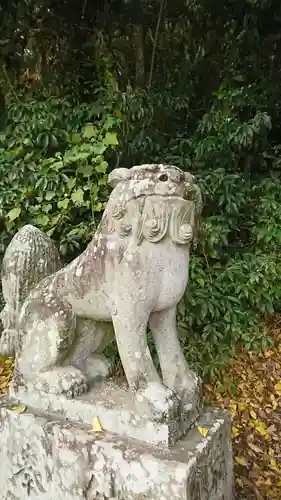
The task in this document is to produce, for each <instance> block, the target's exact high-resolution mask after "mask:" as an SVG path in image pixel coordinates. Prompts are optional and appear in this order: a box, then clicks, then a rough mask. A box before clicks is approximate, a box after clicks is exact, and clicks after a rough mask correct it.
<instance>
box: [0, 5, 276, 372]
mask: <svg viewBox="0 0 281 500" xmlns="http://www.w3.org/2000/svg"><path fill="white" fill-rule="evenodd" d="M2 4H3V5H2ZM2 4H1V6H0V18H1V21H0V26H1V40H0V85H1V90H0V127H2V133H1V136H0V224H1V228H0V229H1V239H0V245H1V246H0V252H1V251H2V252H3V251H4V249H5V247H6V245H7V243H8V241H9V240H10V238H11V237H12V235H13V234H14V233H15V231H16V230H17V229H18V228H19V227H20V226H21V225H23V224H24V223H26V222H31V223H33V224H35V225H37V226H38V227H40V228H41V229H43V230H44V231H46V232H48V234H50V235H51V236H52V237H53V238H54V239H55V240H56V241H57V242H59V245H60V248H61V251H62V253H63V255H64V256H65V258H66V260H68V259H70V258H72V257H74V256H75V255H76V254H77V253H78V252H79V251H81V250H82V249H83V248H84V247H85V245H86V243H87V241H88V240H89V236H90V233H91V231H92V230H93V229H94V228H95V226H96V224H97V222H98V220H99V218H100V215H101V213H102V210H103V207H104V202H105V201H106V199H107V197H108V188H107V184H106V176H107V171H108V169H112V168H114V167H115V166H116V165H120V166H124V167H130V166H131V165H133V164H136V163H141V162H151V161H155V162H166V163H173V164H175V165H178V166H180V167H181V168H183V169H185V170H190V171H191V172H193V173H194V174H196V176H197V178H198V182H199V184H200V185H201V187H202V191H203V195H204V213H203V221H202V231H201V237H200V241H199V245H198V248H197V250H196V252H195V253H194V254H193V255H192V259H191V269H190V284H189V289H188V291H187V293H186V295H185V297H184V299H183V300H182V302H181V304H180V306H179V323H180V329H181V334H182V342H183V345H184V349H185V352H186V356H187V358H188V359H189V360H190V361H191V362H192V363H195V364H197V365H199V368H200V369H201V370H202V371H203V372H204V373H205V374H212V373H214V372H215V371H216V370H217V369H218V368H219V367H220V366H221V365H222V364H223V363H225V362H226V361H227V359H229V356H231V355H233V353H234V352H235V347H236V345H237V343H241V342H242V343H243V344H244V345H245V346H246V347H247V348H254V349H260V348H264V347H265V345H266V344H267V343H268V342H270V339H269V338H268V336H267V332H266V330H265V329H264V328H263V327H262V326H261V321H260V319H261V318H262V317H264V316H265V315H268V314H271V313H272V312H274V311H278V310H280V299H281V297H280V293H281V283H280V280H281V278H280V276H281V273H280V268H281V258H280V255H281V252H280V246H281V229H280V215H279V213H280V203H281V177H280V175H281V160H280V157H281V154H280V153H281V129H280V122H281V105H280V103H281V87H280V78H281V38H280V29H281V21H280V19H281V15H280V9H281V8H280V2H278V1H277V0H261V1H254V0H239V1H236V2H233V1H230V0H228V1H225V0H217V1H216V2H207V1H205V0H202V1H200V2H199V1H197V2H194V1H188V2H174V1H173V2H172V1H169V0H168V1H167V2H164V3H161V5H162V7H163V9H162V10H159V2H155V1H153V0H138V1H135V2H131V1H128V2H122V1H121V2H116V1H111V0H110V1H107V2H103V1H100V2H98V3H95V2H92V3H91V2H86V3H84V4H83V6H81V4H80V3H79V2H78V3H77V2H76V3H75V2H74V1H73V0H67V1H64V2H62V1H61V0H59V1H58V2H53V3H51V4H50V3H48V5H47V4H46V3H44V2H43V3H42V2H40V3H39V2H36V1H35V2H31V3H30V2H28V1H27V0H12V1H11V2H7V1H4V2H2ZM50 96H52V97H50ZM53 96H55V97H53ZM116 134H117V135H116ZM117 137H118V139H117ZM118 142H119V144H118Z"/></svg>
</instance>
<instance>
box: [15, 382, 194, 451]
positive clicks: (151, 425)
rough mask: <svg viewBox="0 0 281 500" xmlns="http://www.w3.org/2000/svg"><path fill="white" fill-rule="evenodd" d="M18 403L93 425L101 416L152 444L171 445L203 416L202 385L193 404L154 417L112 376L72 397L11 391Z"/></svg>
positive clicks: (105, 424) (111, 426)
mask: <svg viewBox="0 0 281 500" xmlns="http://www.w3.org/2000/svg"><path fill="white" fill-rule="evenodd" d="M10 394H11V396H12V398H13V399H15V400H16V401H17V402H18V403H24V404H26V405H28V406H31V407H33V408H36V409H37V410H39V411H41V412H45V413H51V414H52V415H53V414H55V415H56V416H59V417H63V418H68V419H69V420H71V421H72V422H77V423H81V424H87V425H91V424H92V421H93V418H94V417H98V419H99V420H100V423H101V426H102V428H103V430H104V431H107V432H113V433H114V434H118V435H119V436H120V437H121V438H129V439H131V438H134V439H137V440H139V441H144V442H146V443H149V444H152V445H162V446H166V447H168V446H170V445H172V444H174V443H176V441H178V440H179V439H180V438H181V437H183V436H184V435H185V434H186V433H187V431H188V430H189V429H190V427H191V426H192V425H193V424H194V422H195V420H196V419H197V417H198V416H199V410H200V406H201V400H200V388H199V387H198V392H196V393H195V394H194V397H193V400H192V401H191V402H190V404H189V405H186V406H185V407H180V408H179V410H178V412H177V414H174V415H173V416H172V417H169V416H168V417H167V418H166V419H164V420H160V421H156V420H155V419H153V418H152V416H151V415H150V413H149V411H148V410H147V408H146V405H145V404H141V403H138V404H136V402H135V400H134V397H133V394H132V392H131V391H130V390H128V388H127V386H125V385H123V386H121V385H117V384H116V383H115V382H114V381H112V380H108V379H106V380H104V381H101V382H100V383H95V385H94V387H93V388H92V389H91V390H90V391H89V392H87V393H85V394H83V395H82V396H77V397H75V398H73V399H69V398H67V397H65V396H63V395H56V394H51V393H46V392H42V391H39V390H38V389H36V388H35V387H34V388H32V389H30V390H24V389H22V390H18V391H17V392H16V393H12V392H10Z"/></svg>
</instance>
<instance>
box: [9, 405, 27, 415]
mask: <svg viewBox="0 0 281 500" xmlns="http://www.w3.org/2000/svg"><path fill="white" fill-rule="evenodd" d="M12 410H13V411H15V412H17V413H23V412H24V411H25V410H26V406H24V405H16V406H12Z"/></svg>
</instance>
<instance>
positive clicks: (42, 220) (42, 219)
mask: <svg viewBox="0 0 281 500" xmlns="http://www.w3.org/2000/svg"><path fill="white" fill-rule="evenodd" d="M36 222H37V224H39V225H40V226H47V224H48V222H49V217H48V215H39V216H38V217H36Z"/></svg>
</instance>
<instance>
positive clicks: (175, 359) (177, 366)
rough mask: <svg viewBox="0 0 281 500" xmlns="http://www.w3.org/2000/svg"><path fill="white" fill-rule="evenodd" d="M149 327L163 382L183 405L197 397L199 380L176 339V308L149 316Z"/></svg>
mask: <svg viewBox="0 0 281 500" xmlns="http://www.w3.org/2000/svg"><path fill="white" fill-rule="evenodd" d="M149 325H150V328H151V331H152V334H153V337H154V341H155V344H156V349H157V353H158V356H159V361H160V366H161V371H162V376H163V381H164V383H165V384H166V385H167V387H169V388H170V389H171V390H173V391H175V392H176V394H177V395H178V396H179V398H180V399H181V400H182V401H183V403H184V404H189V403H191V402H192V401H193V400H194V397H196V395H199V392H200V388H201V380H200V378H199V377H198V376H197V375H196V373H195V372H194V371H192V370H191V369H190V367H189V365H188V363H187V361H186V359H185V357H184V354H183V351H182V348H181V345H180V341H179V338H178V331H177V323H176V307H173V308H171V309H167V310H164V311H161V312H154V313H152V314H151V317H150V320H149Z"/></svg>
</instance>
